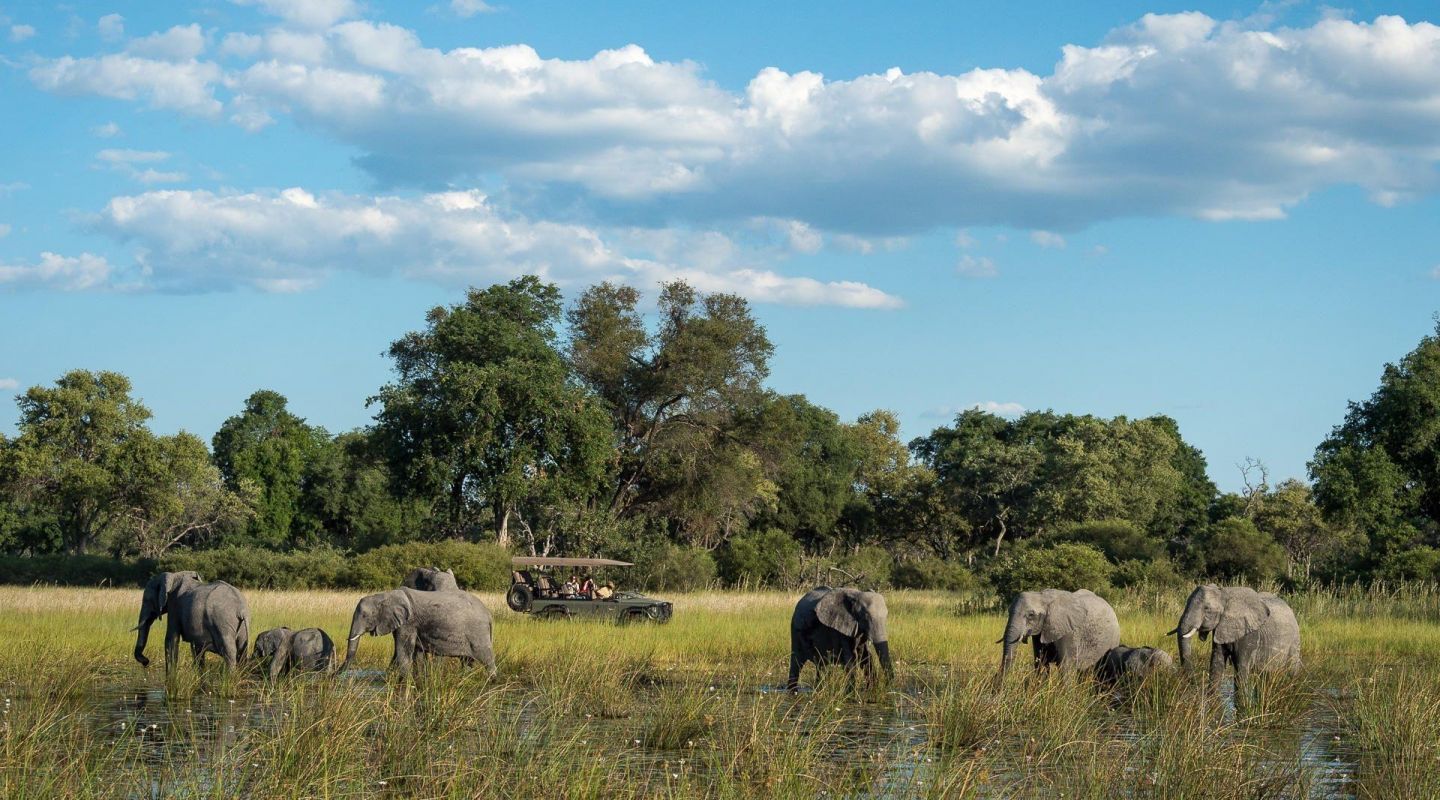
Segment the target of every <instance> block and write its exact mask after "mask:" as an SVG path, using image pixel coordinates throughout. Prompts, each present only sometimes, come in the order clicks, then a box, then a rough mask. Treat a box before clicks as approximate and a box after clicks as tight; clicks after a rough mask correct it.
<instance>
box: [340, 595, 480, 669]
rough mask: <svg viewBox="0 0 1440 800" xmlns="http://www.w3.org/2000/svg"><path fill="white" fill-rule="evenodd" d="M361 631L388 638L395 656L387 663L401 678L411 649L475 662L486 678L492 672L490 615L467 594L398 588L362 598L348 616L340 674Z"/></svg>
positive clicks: (352, 657)
mask: <svg viewBox="0 0 1440 800" xmlns="http://www.w3.org/2000/svg"><path fill="white" fill-rule="evenodd" d="M367 633H368V634H370V635H371V636H393V637H394V640H395V655H394V657H393V658H392V660H391V662H390V665H391V666H392V667H395V668H396V669H398V670H400V672H401V674H403V675H406V676H408V675H409V674H410V667H411V664H412V663H413V662H414V660H415V654H416V652H417V650H421V651H423V652H425V653H426V654H427V655H432V656H453V657H455V658H460V659H464V660H465V661H466V662H467V663H472V664H473V663H475V662H477V661H478V662H480V663H482V664H484V665H485V668H486V669H487V670H488V671H489V672H490V674H491V675H492V676H493V675H494V674H495V649H494V646H493V645H492V643H491V638H490V635H491V621H490V611H489V610H488V609H486V608H485V604H484V603H482V602H480V600H479V598H477V597H475V596H474V595H472V594H470V593H469V592H460V591H455V592H426V591H421V590H419V589H410V588H401V589H392V590H390V591H388V592H380V593H379V594H372V595H369V596H368V597H362V598H361V599H360V602H359V603H356V604H355V614H354V616H353V617H351V621H350V639H349V642H348V644H347V646H346V648H345V664H344V666H342V667H341V668H340V669H341V671H344V670H346V669H349V668H350V665H351V663H352V662H353V661H354V660H355V651H356V650H357V649H358V648H359V645H360V637H361V636H364V635H365V634H367Z"/></svg>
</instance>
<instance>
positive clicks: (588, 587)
mask: <svg viewBox="0 0 1440 800" xmlns="http://www.w3.org/2000/svg"><path fill="white" fill-rule="evenodd" d="M580 596H581V597H583V598H585V599H586V600H594V599H595V581H593V580H591V578H590V576H589V575H588V574H587V575H586V576H585V580H584V581H583V582H582V583H581V584H580Z"/></svg>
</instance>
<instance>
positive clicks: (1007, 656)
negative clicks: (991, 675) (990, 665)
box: [1000, 615, 1025, 675]
mask: <svg viewBox="0 0 1440 800" xmlns="http://www.w3.org/2000/svg"><path fill="white" fill-rule="evenodd" d="M1024 638H1025V626H1024V623H1022V622H1021V621H1020V618H1019V616H1017V615H1011V617H1010V621H1009V622H1008V623H1006V624H1005V636H1004V638H1002V639H1001V640H1000V641H1001V643H1002V644H1004V645H1005V649H1004V651H1003V653H1002V654H1001V656H1000V674H1001V675H1004V674H1005V673H1006V672H1007V671H1009V669H1010V664H1011V662H1013V661H1014V660H1015V645H1017V644H1019V643H1020V641H1021V640H1022V639H1024Z"/></svg>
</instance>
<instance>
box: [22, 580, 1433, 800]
mask: <svg viewBox="0 0 1440 800" xmlns="http://www.w3.org/2000/svg"><path fill="white" fill-rule="evenodd" d="M138 595H139V592H138V591H125V590H78V589H41V588H0V609H4V611H5V613H4V614H0V702H3V711H4V713H3V715H0V797H5V798H51V797H60V798H102V797H103V798H109V797H136V798H148V797H157V798H158V797H165V798H169V797H186V798H189V797H233V796H264V797H318V798H390V797H395V798H400V797H405V798H409V797H419V798H452V797H453V798H470V797H500V798H512V797H513V798H522V797H523V798H532V797H535V796H549V797H558V798H607V799H609V798H667V799H673V800H681V799H682V798H750V797H778V798H806V800H812V799H813V798H820V797H826V798H839V797H855V798H861V797H896V798H899V797H926V798H964V797H987V798H988V797H1058V796H1064V797H1081V798H1085V797H1093V798H1110V797H1117V796H1129V797H1146V798H1150V797H1156V798H1188V797H1198V796H1205V797H1220V798H1230V797H1233V798H1242V797H1243V798H1292V797H1293V798H1300V797H1323V796H1360V797H1373V798H1381V797H1440V777H1437V776H1440V769H1437V767H1440V749H1437V745H1436V742H1437V738H1440V737H1437V734H1436V732H1437V731H1440V660H1437V658H1436V657H1437V656H1440V628H1437V627H1436V626H1435V625H1434V624H1433V623H1432V622H1429V621H1425V617H1424V614H1426V613H1429V612H1428V611H1427V609H1432V608H1433V609H1435V612H1436V614H1437V616H1440V595H1437V594H1436V593H1435V592H1433V590H1429V589H1420V590H1418V591H1417V592H1416V593H1415V596H1411V595H1410V594H1407V593H1406V592H1404V591H1401V590H1389V589H1387V590H1384V591H1383V592H1381V593H1380V594H1379V595H1378V596H1379V597H1380V598H1382V600H1376V599H1374V598H1372V597H1369V596H1367V595H1365V594H1363V593H1355V592H1351V591H1349V590H1337V591H1331V592H1315V593H1309V594H1305V595H1301V596H1296V597H1292V598H1290V599H1291V603H1292V605H1294V606H1295V607H1296V608H1297V610H1298V611H1299V614H1300V617H1301V620H1302V625H1303V628H1304V656H1305V662H1306V666H1305V668H1304V670H1303V671H1302V672H1301V673H1300V674H1299V675H1295V676H1261V677H1258V678H1257V680H1256V686H1257V692H1256V696H1255V698H1254V700H1253V701H1252V702H1249V703H1246V704H1243V705H1242V707H1240V708H1238V709H1237V708H1236V706H1235V705H1234V703H1233V702H1232V701H1231V699H1230V697H1229V695H1228V694H1222V695H1220V696H1213V695H1211V694H1210V693H1209V692H1208V691H1206V689H1205V687H1204V683H1205V681H1204V680H1203V678H1202V676H1200V675H1195V674H1161V675H1157V676H1154V677H1153V678H1152V679H1149V680H1147V681H1145V682H1142V683H1140V684H1138V685H1129V686H1125V687H1123V688H1122V689H1121V690H1119V691H1116V692H1102V691H1100V690H1098V689H1097V688H1096V687H1095V686H1094V685H1093V683H1092V682H1091V681H1089V680H1088V679H1085V678H1084V677H1077V676H1070V675H1062V674H1059V673H1056V674H1052V675H1048V676H1040V675H1033V674H1028V671H1027V670H1025V669H1018V668H1017V669H1016V670H1014V671H1013V672H1012V673H1011V674H1010V675H1009V676H1007V678H1006V680H1004V681H997V680H996V679H995V672H996V668H997V667H998V664H999V657H1000V652H999V651H1000V648H999V647H998V646H996V645H995V644H993V642H994V640H995V638H996V636H997V635H998V633H999V631H1000V628H1001V626H1002V622H1003V620H1002V618H1001V616H1000V610H999V609H998V606H995V605H981V604H979V603H978V602H976V601H975V600H973V599H964V598H958V597H956V596H954V595H948V594H945V593H924V592H895V593H892V594H891V595H890V597H889V600H890V602H889V605H890V608H891V616H892V619H891V625H890V628H891V637H892V647H893V653H894V655H895V657H896V672H897V678H896V680H895V682H894V683H893V684H890V685H882V686H879V687H876V688H872V689H864V688H852V686H851V685H850V682H848V681H846V680H843V679H839V676H836V677H837V679H835V680H829V679H827V680H825V681H824V682H823V683H821V684H820V686H819V687H818V688H816V689H814V690H807V691H804V692H802V693H800V694H798V695H791V694H788V693H786V692H784V691H783V690H781V688H780V687H781V686H782V685H783V683H784V678H785V673H786V669H787V655H788V644H789V642H788V620H789V614H790V610H791V608H792V607H793V603H794V600H795V596H793V595H787V594H779V593H751V594H734V593H730V594H725V593H716V592H707V593H699V594H694V595H687V596H680V597H678V598H676V606H677V612H676V616H675V619H674V621H673V622H672V623H671V624H669V625H665V626H624V627H621V626H616V625H612V624H606V623H602V622H568V623H565V622H562V623H545V622H541V621H538V620H534V619H531V618H529V617H525V616H521V615H516V614H512V613H510V612H509V611H508V610H506V609H504V606H503V603H502V602H501V600H500V598H499V597H498V596H495V595H482V598H483V599H484V600H485V602H486V603H487V605H489V607H490V608H491V609H492V610H493V611H494V613H495V618H496V624H495V638H496V645H497V653H498V656H499V668H500V674H499V676H498V677H497V678H495V679H490V678H489V677H487V676H486V675H485V673H484V672H483V671H482V670H476V669H470V668H466V667H465V666H464V665H462V664H460V663H458V662H455V661H453V660H447V659H433V660H430V661H428V662H426V663H424V664H422V665H420V666H419V667H417V669H416V674H415V678H414V680H413V682H404V681H401V680H399V679H397V678H395V677H394V676H391V675H388V674H386V673H385V672H384V671H383V670H384V667H385V665H386V664H387V662H388V660H389V658H390V642H389V640H388V639H370V638H367V639H366V640H364V641H363V642H362V646H361V652H360V657H359V660H360V665H359V666H360V669H359V670H357V671H355V672H352V673H347V674H345V675H342V676H336V677H325V676H315V675H297V676H293V677H291V678H287V679H284V680H281V681H279V682H276V683H270V682H268V681H266V680H264V679H263V677H262V676H260V675H258V674H252V673H249V672H243V671H242V672H241V673H238V674H229V673H227V672H225V671H224V670H223V669H221V668H220V666H219V664H218V662H217V660H216V659H214V658H211V659H210V660H209V662H208V664H207V666H206V668H205V669H204V670H203V671H201V672H197V671H196V670H194V669H193V668H192V667H191V666H190V664H189V656H188V652H186V650H187V649H182V654H183V655H182V662H183V663H182V664H181V665H180V666H179V668H178V670H176V672H175V673H174V674H173V675H172V676H170V677H168V678H167V677H166V675H165V673H164V671H163V670H162V669H160V666H159V665H160V662H161V661H162V660H163V659H162V658H160V657H159V650H160V642H159V640H158V639H156V641H154V642H152V643H151V656H152V658H154V659H155V661H156V663H155V664H154V665H153V666H152V667H151V669H149V670H148V671H147V670H142V669H141V668H139V667H138V665H136V664H135V663H134V662H133V660H131V656H130V649H131V647H132V646H133V638H132V637H133V634H130V633H128V629H129V628H130V626H132V625H133V624H134V618H135V614H136V606H137V603H138ZM248 597H249V602H250V606H251V609H252V614H253V617H254V619H253V622H252V629H253V630H256V631H258V630H261V629H263V628H266V627H272V626H274V625H280V624H286V625H289V626H291V627H306V626H310V625H317V626H320V627H323V628H325V629H326V630H327V631H329V632H330V634H331V636H332V637H335V638H336V640H337V641H343V636H344V633H345V631H346V628H347V627H348V620H349V614H350V611H351V610H352V608H353V604H354V602H355V600H356V599H357V598H358V593H351V594H346V593H328V592H251V593H248ZM1383 598H1389V601H1391V602H1392V603H1393V605H1387V604H1386V601H1384V599H1383ZM1183 599H1184V598H1183V597H1178V598H1172V597H1169V596H1168V595H1141V594H1134V595H1128V596H1125V597H1122V598H1117V600H1116V602H1115V605H1116V607H1117V610H1118V611H1119V612H1120V615H1121V622H1122V628H1123V631H1124V637H1123V638H1124V640H1125V641H1126V642H1127V643H1130V644H1157V645H1166V644H1167V642H1166V641H1165V638H1164V637H1163V636H1162V634H1163V633H1164V632H1165V631H1166V630H1168V629H1169V628H1170V627H1173V625H1174V619H1175V616H1176V615H1178V613H1179V604H1180V603H1181V602H1183ZM977 608H980V609H983V610H979V611H977V610H976V609H977ZM1392 610H1393V613H1391V611H1392ZM1433 618H1434V617H1432V618H1431V619H1433ZM1169 644H1171V645H1172V646H1173V643H1169ZM1202 655H1203V650H1202ZM815 677H816V674H815V673H814V672H813V671H810V670H808V669H807V672H806V673H805V674H804V676H803V678H802V680H803V682H804V683H805V684H806V685H807V686H813V685H814V684H815Z"/></svg>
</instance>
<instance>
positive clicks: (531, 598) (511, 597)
mask: <svg viewBox="0 0 1440 800" xmlns="http://www.w3.org/2000/svg"><path fill="white" fill-rule="evenodd" d="M534 602H535V595H534V593H532V592H531V591H530V587H529V586H526V585H525V584H523V583H514V584H511V585H510V591H508V592H506V593H505V605H507V606H510V610H511V611H518V612H520V613H522V614H523V613H525V612H526V611H529V610H530V606H531V604H533V603H534Z"/></svg>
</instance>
